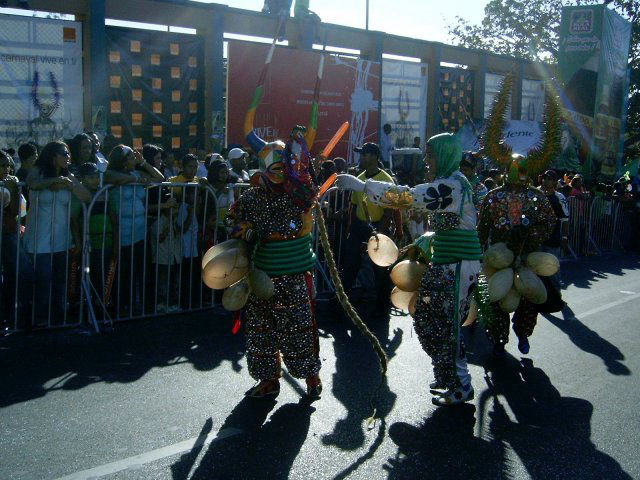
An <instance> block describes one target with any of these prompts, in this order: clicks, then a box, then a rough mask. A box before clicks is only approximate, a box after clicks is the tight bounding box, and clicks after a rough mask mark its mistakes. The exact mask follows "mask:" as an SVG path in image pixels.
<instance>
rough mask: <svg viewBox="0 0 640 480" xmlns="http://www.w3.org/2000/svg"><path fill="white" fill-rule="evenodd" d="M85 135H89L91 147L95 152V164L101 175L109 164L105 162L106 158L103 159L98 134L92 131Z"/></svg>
mask: <svg viewBox="0 0 640 480" xmlns="http://www.w3.org/2000/svg"><path fill="white" fill-rule="evenodd" d="M86 134H87V135H89V138H90V139H91V141H92V142H93V146H94V148H95V152H96V154H95V164H96V167H97V168H98V172H100V173H101V174H102V173H104V172H105V171H106V170H107V165H108V164H109V162H108V160H107V157H105V156H104V153H103V152H102V143H100V137H98V134H97V133H96V132H92V131H88V132H86Z"/></svg>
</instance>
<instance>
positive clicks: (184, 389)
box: [0, 255, 640, 480]
mask: <svg viewBox="0 0 640 480" xmlns="http://www.w3.org/2000/svg"><path fill="white" fill-rule="evenodd" d="M563 269H564V280H565V281H566V283H567V284H568V287H567V289H566V290H565V291H564V298H565V300H566V301H567V302H568V303H569V306H570V310H569V309H568V310H565V311H564V312H563V314H562V315H561V314H556V315H554V316H547V317H546V318H545V317H543V316H539V318H538V326H537V328H536V331H535V332H534V335H533V337H532V338H531V351H530V353H529V354H528V355H526V356H522V355H521V354H520V353H519V352H518V351H517V348H516V343H517V342H516V341H515V337H514V335H513V333H512V334H511V341H510V343H509V344H508V346H507V355H506V357H505V358H504V359H503V360H500V361H496V360H494V359H493V358H492V356H491V354H490V347H489V345H488V344H487V342H486V339H485V338H484V336H483V334H482V332H480V331H473V330H471V331H467V332H465V333H466V335H467V338H468V339H469V340H470V343H471V345H470V348H469V350H470V353H469V357H470V360H471V362H472V365H471V373H472V375H473V386H474V388H475V400H474V401H473V402H471V403H470V404H467V405H463V406H460V407H448V408H446V407H441V408H436V407H434V406H433V405H432V404H431V401H430V395H429V392H428V383H429V382H430V381H432V380H433V375H432V371H431V366H430V362H429V359H428V357H427V356H426V354H424V353H423V352H422V350H421V349H420V346H419V344H418V340H417V337H416V335H415V333H414V332H413V330H412V324H411V319H410V318H409V317H402V316H393V315H392V316H391V317H390V320H389V321H380V320H375V321H373V320H369V323H370V328H371V329H372V330H373V331H374V332H375V333H376V335H377V336H378V338H380V339H381V341H382V342H383V345H384V347H385V349H386V350H387V353H388V354H389V357H390V363H389V373H388V387H384V388H382V389H381V390H380V391H378V392H377V395H376V397H375V399H374V403H375V405H376V407H377V411H376V414H377V417H378V418H379V419H378V420H377V421H376V422H375V423H373V424H371V425H367V424H366V422H365V419H366V417H368V416H370V415H371V413H372V410H371V406H370V403H369V399H370V396H371V393H372V391H373V390H374V389H375V387H376V386H377V382H378V366H377V359H376V357H375V355H374V353H373V351H372V349H371V348H370V346H369V344H368V343H367V341H366V339H364V337H362V335H360V334H359V333H358V332H357V331H356V330H355V329H354V327H353V326H352V325H350V324H349V323H346V322H345V321H344V320H343V319H341V318H338V317H333V318H332V314H331V313H330V310H329V309H326V308H323V305H319V315H318V324H319V326H320V330H321V338H320V342H321V356H322V360H323V369H322V372H321V376H322V379H323V382H324V392H323V395H322V398H321V399H320V400H317V401H315V402H308V401H307V400H306V399H305V398H304V397H303V393H304V382H299V381H297V380H295V379H293V378H291V377H289V376H288V375H287V374H286V373H285V375H284V377H283V381H282V388H281V393H280V395H279V397H278V398H277V399H276V401H259V400H250V399H245V398H244V396H243V394H244V392H245V391H246V390H247V389H248V388H249V387H250V386H251V385H252V381H251V379H250V378H249V376H248V374H247V371H246V362H245V359H244V355H243V345H244V339H243V337H242V335H241V334H239V335H232V334H231V333H230V329H231V323H232V321H231V318H230V317H229V316H228V315H225V314H223V313H221V312H218V313H216V314H214V313H207V314H193V315H190V316H186V315H183V316H176V317H172V318H166V317H165V318H158V319H154V320H149V321H142V322H132V323H126V324H120V325H117V326H116V330H115V332H113V333H109V334H103V335H83V334H79V333H78V332H75V331H74V332H69V331H67V332H49V333H36V334H31V335H13V336H10V337H7V338H4V339H0V369H1V374H0V375H1V377H0V378H2V388H1V389H0V458H1V460H0V478H2V479H29V480H31V479H38V478H54V479H55V478H61V477H63V478H105V479H114V478H123V479H125V478H126V479H130V478H131V479H138V478H140V479H142V478H144V479H165V478H174V479H186V478H198V479H211V478H224V479H228V478H261V479H262V478H264V479H269V480H271V479H276V478H314V479H316V478H321V479H324V478H364V479H368V480H371V479H377V478H422V479H429V478H465V479H468V478H476V479H477V478H491V479H495V478H518V479H519V478H534V479H548V478H567V479H569V478H580V479H613V478H639V477H640V456H639V455H638V454H637V445H638V436H639V430H640V421H639V420H638V419H639V418H640V417H639V416H638V409H637V403H638V401H637V399H638V392H639V391H640V382H638V372H639V371H640V360H639V355H638V353H639V351H640V328H639V326H640V259H639V258H638V257H633V256H628V255H627V256H623V255H611V256H606V257H603V258H591V259H587V260H581V261H580V262H578V263H575V262H567V263H563ZM364 312H366V309H365V310H364ZM366 318H367V316H366V315H365V319H366Z"/></svg>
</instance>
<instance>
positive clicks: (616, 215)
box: [567, 196, 634, 257]
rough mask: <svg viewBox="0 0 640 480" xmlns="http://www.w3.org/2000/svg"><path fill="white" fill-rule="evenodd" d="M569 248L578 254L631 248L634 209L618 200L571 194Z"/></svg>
mask: <svg viewBox="0 0 640 480" xmlns="http://www.w3.org/2000/svg"><path fill="white" fill-rule="evenodd" d="M567 205H568V207H569V239H568V240H569V249H570V252H571V254H572V255H573V256H574V257H578V256H584V255H599V254H601V253H602V252H606V251H613V250H625V249H627V248H629V247H630V246H631V245H630V242H631V238H632V235H633V228H634V223H633V218H632V216H633V212H631V211H629V210H627V209H625V207H624V204H623V203H622V202H621V201H619V200H617V199H615V198H607V197H602V196H597V197H594V198H589V197H587V198H578V197H568V198H567Z"/></svg>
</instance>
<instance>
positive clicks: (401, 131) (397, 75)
mask: <svg viewBox="0 0 640 480" xmlns="http://www.w3.org/2000/svg"><path fill="white" fill-rule="evenodd" d="M428 67H429V65H428V64H426V63H413V62H404V61H400V60H386V59H385V60H383V61H382V122H381V123H382V124H383V125H384V124H386V123H388V124H390V125H391V134H390V135H389V136H390V137H391V141H392V143H393V145H394V146H395V147H396V148H403V147H411V146H413V139H414V138H415V137H420V146H421V147H424V144H425V141H426V139H425V138H424V137H425V132H426V131H427V78H428V77H427V73H428Z"/></svg>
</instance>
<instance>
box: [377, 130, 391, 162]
mask: <svg viewBox="0 0 640 480" xmlns="http://www.w3.org/2000/svg"><path fill="white" fill-rule="evenodd" d="M390 133H391V125H390V124H388V123H385V124H384V126H383V127H382V134H381V135H380V159H381V160H382V163H383V164H384V167H385V168H388V167H390V166H391V151H392V150H393V144H392V143H391V138H390V137H389V134H390Z"/></svg>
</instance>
